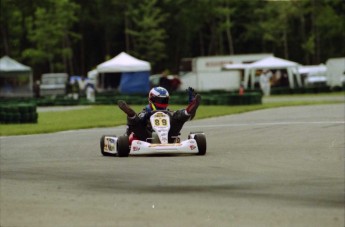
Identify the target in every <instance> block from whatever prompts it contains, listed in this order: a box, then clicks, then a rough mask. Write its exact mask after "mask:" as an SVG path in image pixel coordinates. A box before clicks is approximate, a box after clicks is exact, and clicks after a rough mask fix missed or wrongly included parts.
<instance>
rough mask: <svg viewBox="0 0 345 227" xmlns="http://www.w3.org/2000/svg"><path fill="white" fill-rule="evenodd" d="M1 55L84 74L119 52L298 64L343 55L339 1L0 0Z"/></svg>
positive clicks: (174, 68)
mask: <svg viewBox="0 0 345 227" xmlns="http://www.w3.org/2000/svg"><path fill="white" fill-rule="evenodd" d="M0 1H1V9H0V10H1V16H0V23H1V43H0V51H1V56H3V55H9V56H10V57H12V58H14V59H16V60H19V61H21V62H22V63H24V64H27V65H30V66H32V67H33V69H34V73H35V77H36V78H38V77H39V76H40V75H41V74H42V73H46V72H68V73H69V74H70V75H86V74H87V72H88V71H89V70H91V69H92V68H94V67H96V66H97V65H98V64H100V63H102V62H103V61H105V60H107V59H109V58H111V57H113V56H115V55H117V54H118V53H120V52H121V51H126V52H127V53H129V54H131V55H133V56H135V57H138V58H140V59H143V60H147V61H149V62H150V63H151V64H152V67H153V69H152V72H153V73H158V72H160V71H162V70H165V69H169V70H170V71H171V72H173V73H177V72H178V70H179V63H180V60H181V59H182V58H187V57H196V56H209V55H233V54H246V53H273V54H274V55H275V56H278V57H282V58H285V59H289V60H293V61H297V62H299V63H301V64H305V65H309V64H320V63H324V62H325V61H326V60H327V59H328V58H332V57H340V56H344V49H345V48H344V46H345V44H344V43H345V42H344V40H345V32H344V31H345V29H344V27H345V26H344V25H345V14H344V12H345V2H344V1H342V0H290V1H273V0H271V1H266V0H127V1H123V0H25V1H23V0H0Z"/></svg>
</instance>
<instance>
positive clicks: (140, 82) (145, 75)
mask: <svg viewBox="0 0 345 227" xmlns="http://www.w3.org/2000/svg"><path fill="white" fill-rule="evenodd" d="M149 76H150V72H148V71H146V72H124V73H122V75H121V81H120V92H121V93H123V94H137V93H140V94H142V93H143V94H146V93H148V91H149V90H150V82H149Z"/></svg>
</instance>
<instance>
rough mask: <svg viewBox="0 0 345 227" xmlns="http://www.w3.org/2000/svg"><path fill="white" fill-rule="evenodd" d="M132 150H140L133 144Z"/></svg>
mask: <svg viewBox="0 0 345 227" xmlns="http://www.w3.org/2000/svg"><path fill="white" fill-rule="evenodd" d="M132 150H133V151H139V150H140V147H137V146H133V147H132Z"/></svg>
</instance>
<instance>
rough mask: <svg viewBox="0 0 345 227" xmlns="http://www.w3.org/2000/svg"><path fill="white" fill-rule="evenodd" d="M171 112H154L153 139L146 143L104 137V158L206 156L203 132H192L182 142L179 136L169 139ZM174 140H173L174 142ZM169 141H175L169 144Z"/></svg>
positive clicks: (109, 136) (102, 142)
mask: <svg viewBox="0 0 345 227" xmlns="http://www.w3.org/2000/svg"><path fill="white" fill-rule="evenodd" d="M170 116H171V115H170V114H169V111H163V110H159V111H153V112H152V115H151V116H150V124H151V128H152V138H148V139H147V140H146V141H142V140H138V139H134V140H131V139H130V136H128V135H122V136H119V137H117V136H111V135H103V136H102V137H101V140H100V145H101V153H102V154H103V155H104V156H118V157H128V156H129V154H131V155H137V154H138V155H139V154H165V153H168V154H175V153H177V154H179V153H181V154H182V153H183V154H196V155H205V154H206V137H205V134H204V133H203V132H190V133H189V135H188V139H187V140H184V141H181V140H180V138H179V136H178V137H175V138H170V140H169V138H168V135H169V130H170ZM172 139H173V140H172ZM169 141H173V142H171V143H169Z"/></svg>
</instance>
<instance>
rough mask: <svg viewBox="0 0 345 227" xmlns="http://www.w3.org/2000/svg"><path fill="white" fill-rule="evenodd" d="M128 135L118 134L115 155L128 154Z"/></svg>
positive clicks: (124, 155)
mask: <svg viewBox="0 0 345 227" xmlns="http://www.w3.org/2000/svg"><path fill="white" fill-rule="evenodd" d="M129 151H130V149H129V137H128V136H120V137H119V138H118V139H117V155H118V156H119V157H128V156H129Z"/></svg>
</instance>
